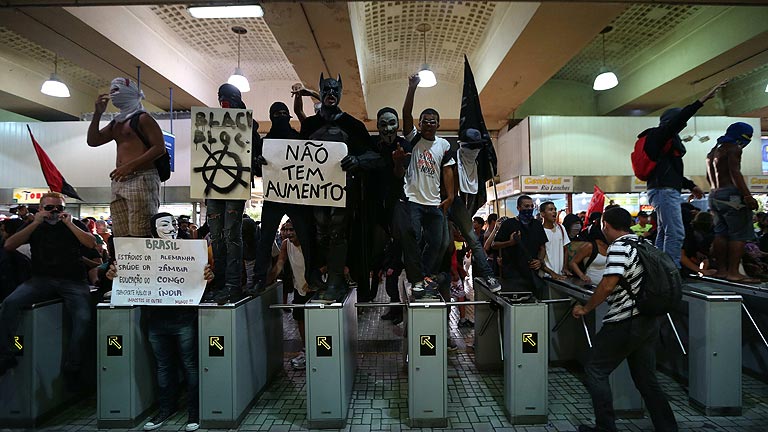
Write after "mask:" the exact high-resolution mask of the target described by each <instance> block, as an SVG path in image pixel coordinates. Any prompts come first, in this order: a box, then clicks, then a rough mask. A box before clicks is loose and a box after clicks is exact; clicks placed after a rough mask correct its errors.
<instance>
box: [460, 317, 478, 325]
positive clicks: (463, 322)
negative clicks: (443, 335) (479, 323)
mask: <svg viewBox="0 0 768 432" xmlns="http://www.w3.org/2000/svg"><path fill="white" fill-rule="evenodd" d="M474 326H475V323H474V322H472V320H470V319H469V318H462V319H460V320H459V327H474Z"/></svg>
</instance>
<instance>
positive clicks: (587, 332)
mask: <svg viewBox="0 0 768 432" xmlns="http://www.w3.org/2000/svg"><path fill="white" fill-rule="evenodd" d="M581 325H582V326H583V327H584V334H585V335H586V336H587V344H589V347H590V348H592V338H591V337H589V329H588V328H587V320H585V319H584V315H582V316H581Z"/></svg>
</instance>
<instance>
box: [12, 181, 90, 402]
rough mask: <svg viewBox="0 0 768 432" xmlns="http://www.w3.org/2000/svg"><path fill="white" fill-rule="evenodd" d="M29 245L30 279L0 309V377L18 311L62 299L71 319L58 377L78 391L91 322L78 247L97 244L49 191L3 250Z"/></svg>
mask: <svg viewBox="0 0 768 432" xmlns="http://www.w3.org/2000/svg"><path fill="white" fill-rule="evenodd" d="M26 243H29V244H30V246H31V250H32V278H31V279H29V280H28V281H26V282H24V283H23V284H21V285H19V287H18V288H16V290H15V291H14V292H12V293H11V294H10V295H9V296H8V297H7V298H6V299H5V300H4V301H3V303H2V305H0V376H2V375H3V374H4V373H5V372H6V371H7V370H8V369H10V368H12V367H14V366H16V357H15V356H14V353H13V352H12V351H11V348H12V346H13V345H12V344H13V335H14V333H15V332H16V328H17V327H18V325H19V319H20V315H21V310H22V309H23V308H24V307H26V306H30V305H32V304H33V303H36V302H41V301H45V300H50V299H52V298H56V297H57V296H61V297H63V298H64V305H65V306H66V308H67V311H68V312H69V315H70V318H71V320H72V333H71V336H70V339H69V347H68V349H67V353H66V358H65V359H64V365H63V366H62V372H63V373H64V378H65V379H66V382H67V385H68V386H70V387H76V386H77V384H78V379H79V374H80V367H81V363H82V347H83V345H85V337H86V334H87V332H88V324H89V323H90V321H91V307H90V290H89V289H88V284H87V283H86V273H85V267H84V265H83V262H82V260H81V257H82V253H81V247H85V248H87V249H93V248H94V247H95V246H96V240H95V239H94V237H93V234H91V233H90V232H88V231H87V229H86V228H85V225H83V224H82V223H80V222H79V221H74V220H73V219H72V215H71V214H69V213H67V212H65V211H64V196H63V195H61V194H60V193H58V192H47V193H45V194H43V196H42V198H40V210H39V211H38V212H37V213H36V214H35V219H34V220H33V221H32V223H30V224H29V225H27V226H26V227H24V229H21V230H19V231H17V232H16V234H14V235H12V236H10V237H8V240H6V241H5V245H4V247H5V250H6V251H14V250H16V248H18V247H19V246H21V245H23V244H26Z"/></svg>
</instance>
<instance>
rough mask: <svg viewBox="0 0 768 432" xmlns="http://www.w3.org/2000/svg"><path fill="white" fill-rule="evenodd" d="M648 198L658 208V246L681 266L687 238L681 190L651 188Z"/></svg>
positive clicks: (678, 266)
mask: <svg viewBox="0 0 768 432" xmlns="http://www.w3.org/2000/svg"><path fill="white" fill-rule="evenodd" d="M648 199H649V201H650V202H651V205H652V206H653V208H654V209H655V210H656V221H657V224H658V228H657V229H658V234H657V235H656V247H657V248H658V249H661V250H663V251H664V252H666V253H667V255H669V256H670V257H672V260H673V261H674V262H675V263H676V264H677V268H680V267H681V266H680V255H681V254H682V250H683V240H684V239H685V227H683V213H682V211H681V210H680V201H681V200H680V191H679V190H676V189H672V188H661V189H649V190H648Z"/></svg>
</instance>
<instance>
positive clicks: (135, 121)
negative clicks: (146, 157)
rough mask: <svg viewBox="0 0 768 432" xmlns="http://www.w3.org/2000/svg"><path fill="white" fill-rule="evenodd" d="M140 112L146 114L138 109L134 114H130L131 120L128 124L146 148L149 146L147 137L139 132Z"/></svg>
mask: <svg viewBox="0 0 768 432" xmlns="http://www.w3.org/2000/svg"><path fill="white" fill-rule="evenodd" d="M142 114H146V112H144V111H139V112H137V113H136V114H134V115H132V116H131V120H130V122H129V123H128V125H129V126H130V127H131V129H133V131H134V132H135V133H136V135H137V136H138V137H139V139H140V140H141V142H143V143H144V146H145V147H146V148H150V147H151V146H150V145H149V142H147V138H146V137H145V136H144V134H143V133H141V130H140V129H139V118H141V115H142Z"/></svg>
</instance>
